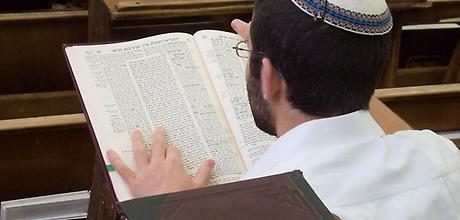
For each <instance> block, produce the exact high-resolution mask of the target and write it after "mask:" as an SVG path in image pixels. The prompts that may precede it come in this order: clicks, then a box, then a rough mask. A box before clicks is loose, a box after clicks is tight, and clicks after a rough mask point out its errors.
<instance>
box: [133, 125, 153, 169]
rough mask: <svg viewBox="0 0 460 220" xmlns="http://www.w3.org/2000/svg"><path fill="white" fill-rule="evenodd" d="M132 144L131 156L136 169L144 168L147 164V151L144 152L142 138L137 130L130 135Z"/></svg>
mask: <svg viewBox="0 0 460 220" xmlns="http://www.w3.org/2000/svg"><path fill="white" fill-rule="evenodd" d="M131 140H132V142H133V154H134V159H136V164H137V167H138V168H143V167H146V166H147V165H148V164H149V160H148V155H147V151H146V150H145V143H144V138H143V137H142V133H141V132H140V131H139V130H135V131H134V132H133V134H132V135H131Z"/></svg>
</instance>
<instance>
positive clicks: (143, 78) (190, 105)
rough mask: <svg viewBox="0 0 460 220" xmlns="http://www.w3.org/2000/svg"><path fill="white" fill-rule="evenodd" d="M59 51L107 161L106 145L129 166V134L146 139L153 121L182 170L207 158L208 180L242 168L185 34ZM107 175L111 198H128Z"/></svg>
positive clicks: (222, 179) (234, 176)
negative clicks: (176, 150) (179, 159)
mask: <svg viewBox="0 0 460 220" xmlns="http://www.w3.org/2000/svg"><path fill="white" fill-rule="evenodd" d="M66 53H67V55H68V57H69V61H70V65H71V67H72V70H73V73H74V76H75V79H76V82H77V84H78V88H79V90H80V93H81V96H82V98H83V101H84V104H85V108H86V110H87V112H88V115H89V118H90V121H91V124H92V127H93V129H94V133H95V135H96V137H97V141H98V144H99V147H100V148H101V152H102V154H103V155H104V160H105V163H106V164H107V165H109V162H108V160H107V158H106V155H105V154H106V151H107V150H108V149H109V148H112V149H114V150H115V151H116V152H117V153H119V154H120V155H121V158H122V159H123V161H125V162H126V163H127V164H128V166H129V167H130V168H131V169H133V170H136V165H135V161H134V157H133V155H132V151H131V141H130V133H131V132H132V131H133V130H134V129H140V130H141V131H142V133H143V134H144V136H145V140H146V144H149V143H148V142H150V138H151V134H152V131H153V128H154V126H164V127H165V128H166V131H167V139H168V144H170V145H174V146H176V147H178V148H179V149H181V151H182V154H183V159H184V165H185V167H186V168H187V170H188V172H189V174H190V175H193V174H195V173H196V171H197V169H198V167H199V166H200V164H201V162H202V161H204V160H205V159H208V158H213V159H215V160H216V167H215V168H214V171H213V172H214V173H213V176H212V178H211V184H217V183H226V182H230V181H235V180H238V178H239V176H240V175H241V174H242V173H243V172H244V165H243V162H242V161H241V160H240V159H239V152H238V150H237V149H236V147H235V146H236V144H235V143H234V141H233V137H232V135H231V131H230V129H229V128H228V127H226V125H225V123H226V121H225V118H224V115H223V113H222V111H221V109H220V105H219V104H218V100H217V97H216V96H215V95H214V94H213V92H214V91H213V88H212V86H211V84H210V82H209V79H208V77H207V73H206V70H205V67H204V64H203V63H202V61H201V58H200V57H199V52H198V51H197V48H196V45H195V43H194V39H193V37H192V36H191V35H188V34H181V33H173V34H165V35H159V36H154V37H149V38H144V39H141V40H136V41H130V42H124V43H116V44H109V45H93V46H73V47H68V48H66ZM109 171H110V169H109ZM109 174H110V176H111V179H112V183H113V186H114V189H115V192H116V194H117V197H118V199H119V201H124V200H127V199H131V198H132V197H131V195H130V193H129V190H128V189H127V188H126V185H125V183H124V182H123V181H122V180H121V178H120V177H119V176H118V174H117V173H116V172H113V171H112V172H109Z"/></svg>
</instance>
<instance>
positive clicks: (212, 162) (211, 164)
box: [208, 159, 216, 167]
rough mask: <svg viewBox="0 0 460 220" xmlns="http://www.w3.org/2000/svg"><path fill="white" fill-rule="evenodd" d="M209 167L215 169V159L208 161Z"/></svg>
mask: <svg viewBox="0 0 460 220" xmlns="http://www.w3.org/2000/svg"><path fill="white" fill-rule="evenodd" d="M208 165H209V166H212V167H213V166H215V165H216V161H215V160H213V159H209V160H208Z"/></svg>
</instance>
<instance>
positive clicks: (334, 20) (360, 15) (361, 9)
mask: <svg viewBox="0 0 460 220" xmlns="http://www.w3.org/2000/svg"><path fill="white" fill-rule="evenodd" d="M291 1H292V2H293V3H294V4H295V5H296V6H297V7H298V8H300V9H301V10H302V11H304V12H305V13H307V14H308V15H310V16H313V18H314V19H322V20H323V21H324V22H326V23H327V24H330V25H332V26H335V27H338V28H341V29H343V30H346V31H350V32H354V33H357V34H364V35H382V34H385V33H388V32H389V31H390V30H391V28H392V26H393V19H392V17H391V13H390V10H389V9H388V6H387V3H386V2H385V0H291Z"/></svg>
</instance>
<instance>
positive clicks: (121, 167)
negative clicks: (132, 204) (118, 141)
mask: <svg viewBox="0 0 460 220" xmlns="http://www.w3.org/2000/svg"><path fill="white" fill-rule="evenodd" d="M107 157H108V158H109V161H110V163H111V164H112V166H113V168H114V169H115V171H117V173H118V174H119V175H120V176H121V178H123V180H124V181H126V182H128V183H131V181H132V180H134V178H135V177H136V174H135V173H134V172H133V171H132V170H131V169H129V167H128V166H126V164H125V163H124V162H123V161H122V160H121V159H120V157H119V156H118V154H117V153H115V151H113V150H108V151H107Z"/></svg>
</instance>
